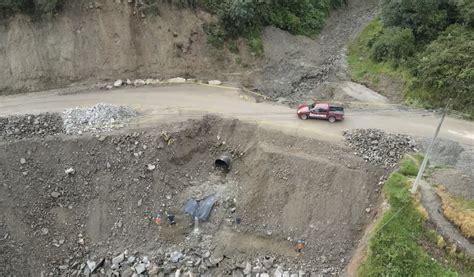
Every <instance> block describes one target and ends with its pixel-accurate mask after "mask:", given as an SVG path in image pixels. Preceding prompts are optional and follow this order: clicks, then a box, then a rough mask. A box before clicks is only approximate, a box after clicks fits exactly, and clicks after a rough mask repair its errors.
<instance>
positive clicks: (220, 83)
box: [207, 80, 222, 86]
mask: <svg viewBox="0 0 474 277" xmlns="http://www.w3.org/2000/svg"><path fill="white" fill-rule="evenodd" d="M207 83H208V84H209V85H215V86H220V85H222V82H221V81H219V80H211V81H209V82H207Z"/></svg>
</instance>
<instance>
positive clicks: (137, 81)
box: [133, 79, 146, 87]
mask: <svg viewBox="0 0 474 277" xmlns="http://www.w3.org/2000/svg"><path fill="white" fill-rule="evenodd" d="M145 84H146V82H145V81H143V80H142V79H136V80H135V81H134V82H133V85H134V86H136V87H139V86H144V85H145Z"/></svg>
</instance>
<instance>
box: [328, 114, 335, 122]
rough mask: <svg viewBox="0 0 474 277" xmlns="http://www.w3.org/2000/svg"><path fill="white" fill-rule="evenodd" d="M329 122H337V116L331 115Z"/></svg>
mask: <svg viewBox="0 0 474 277" xmlns="http://www.w3.org/2000/svg"><path fill="white" fill-rule="evenodd" d="M328 120H329V122H331V123H334V122H336V118H335V117H334V116H331V117H330V118H328Z"/></svg>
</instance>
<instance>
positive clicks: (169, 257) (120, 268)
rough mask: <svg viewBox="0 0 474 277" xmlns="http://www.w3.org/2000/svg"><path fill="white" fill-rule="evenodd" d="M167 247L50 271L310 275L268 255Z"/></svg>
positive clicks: (79, 272) (156, 274) (76, 272)
mask: <svg viewBox="0 0 474 277" xmlns="http://www.w3.org/2000/svg"><path fill="white" fill-rule="evenodd" d="M169 250H170V249H168V251H167V252H164V251H163V250H162V249H158V250H157V251H156V252H155V253H153V254H151V255H150V256H146V255H141V254H139V253H138V252H133V253H129V252H128V251H124V252H122V253H120V254H117V255H115V256H110V257H107V258H97V257H92V258H90V259H88V260H87V261H84V262H83V263H78V262H74V263H73V264H72V265H71V266H70V265H66V264H64V265H60V266H59V267H58V268H56V269H55V270H53V272H56V273H59V272H60V273H61V274H62V275H65V276H82V275H84V276H91V275H92V274H99V275H100V276H216V275H217V276H222V275H225V276H288V277H290V276H298V277H300V276H310V275H309V274H308V273H307V272H305V271H304V270H301V269H300V270H298V269H295V267H292V269H286V268H285V267H284V266H282V265H280V264H278V263H277V259H275V258H274V257H271V256H264V257H259V258H257V259H255V260H254V261H243V262H242V261H237V260H233V259H231V258H229V257H226V256H222V255H214V254H211V252H210V251H208V250H192V249H190V250H185V251H179V250H175V251H171V252H170V251H169ZM92 276H93V275H92Z"/></svg>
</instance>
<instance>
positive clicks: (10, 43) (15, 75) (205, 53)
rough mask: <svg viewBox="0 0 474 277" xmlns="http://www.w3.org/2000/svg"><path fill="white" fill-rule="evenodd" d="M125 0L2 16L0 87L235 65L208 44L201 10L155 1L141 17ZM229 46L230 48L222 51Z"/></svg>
mask: <svg viewBox="0 0 474 277" xmlns="http://www.w3.org/2000/svg"><path fill="white" fill-rule="evenodd" d="M118 2H126V1H102V2H99V1H96V2H95V4H92V6H89V1H68V2H67V3H66V6H65V7H64V9H63V10H62V11H61V12H60V13H59V14H58V15H56V16H55V17H54V18H52V19H50V20H42V21H32V20H31V19H30V18H29V17H27V16H23V15H17V16H15V17H12V18H9V19H7V20H3V21H2V22H1V23H0V94H9V93H14V92H18V91H32V90H43V89H49V88H55V87H61V86H65V85H69V84H71V83H75V82H94V81H102V80H113V79H118V78H134V77H140V78H146V77H154V78H168V77H174V76H183V75H188V76H195V77H201V78H206V77H208V78H224V76H223V74H225V72H234V71H238V70H239V68H240V67H239V66H238V65H237V64H236V63H235V61H234V60H235V59H232V58H231V57H230V56H229V55H228V54H229V53H225V52H226V51H224V50H220V51H216V50H215V49H212V48H211V46H209V45H208V44H207V36H206V34H205V33H204V31H203V24H204V23H206V22H209V21H211V20H212V17H211V15H209V14H208V13H206V12H204V11H201V10H192V9H188V8H177V7H172V6H169V5H167V4H162V5H161V6H160V7H159V11H160V12H159V15H158V16H147V17H142V16H141V15H140V12H137V10H136V8H135V7H134V6H133V4H129V3H118ZM227 52H228V51H227Z"/></svg>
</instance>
